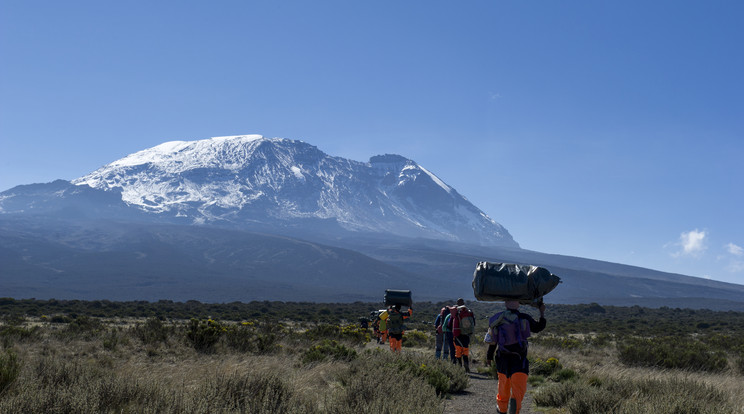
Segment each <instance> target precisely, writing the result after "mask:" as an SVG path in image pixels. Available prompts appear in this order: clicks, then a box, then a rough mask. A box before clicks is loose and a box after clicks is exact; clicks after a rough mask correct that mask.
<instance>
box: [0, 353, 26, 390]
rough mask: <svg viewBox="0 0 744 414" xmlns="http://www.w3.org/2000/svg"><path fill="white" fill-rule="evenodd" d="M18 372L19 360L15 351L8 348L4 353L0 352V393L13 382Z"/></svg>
mask: <svg viewBox="0 0 744 414" xmlns="http://www.w3.org/2000/svg"><path fill="white" fill-rule="evenodd" d="M20 372H21V362H20V361H18V355H16V353H15V352H13V351H12V350H10V349H8V350H6V351H5V354H0V395H2V393H3V392H4V391H5V389H6V388H8V387H10V385H11V384H13V382H14V381H15V380H16V378H18V374H19V373H20Z"/></svg>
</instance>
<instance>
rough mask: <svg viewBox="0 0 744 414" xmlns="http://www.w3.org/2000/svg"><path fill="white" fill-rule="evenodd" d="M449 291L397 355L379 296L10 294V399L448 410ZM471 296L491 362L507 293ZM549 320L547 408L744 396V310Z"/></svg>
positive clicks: (721, 408)
mask: <svg viewBox="0 0 744 414" xmlns="http://www.w3.org/2000/svg"><path fill="white" fill-rule="evenodd" d="M442 305H443V304H442V303H437V304H432V303H419V304H417V312H416V316H415V317H414V318H413V319H412V320H409V321H407V325H408V326H409V331H407V332H406V334H405V335H404V346H405V349H404V352H402V353H400V354H397V353H396V354H393V353H391V352H389V351H388V350H387V349H386V348H383V349H377V348H376V347H371V348H373V349H369V348H370V344H371V343H372V341H371V338H370V334H371V330H368V329H363V328H361V327H359V325H358V324H357V323H354V322H356V321H357V320H358V318H359V317H360V316H365V315H368V314H369V311H370V310H374V309H377V308H378V307H379V306H378V305H377V304H365V303H353V304H309V303H304V304H302V303H281V302H252V303H247V304H242V303H229V304H202V303H199V302H193V301H192V302H186V303H174V302H170V301H160V302H154V303H148V302H125V303H117V302H107V301H97V302H84V301H54V300H51V301H34V300H14V299H7V298H5V299H0V318H1V319H2V323H1V324H0V344H2V348H1V349H0V412H3V413H5V412H8V413H46V412H76V413H77V412H81V413H86V412H90V413H99V412H124V413H127V412H132V413H133V412H163V413H186V412H189V413H191V412H258V413H269V412H303V413H316V412H338V413H347V412H348V413H351V412H354V413H357V412H362V413H365V412H375V413H377V412H392V411H399V412H423V413H426V412H441V409H442V398H445V397H446V396H447V395H448V394H451V393H456V392H459V391H461V390H463V389H465V388H466V386H467V376H466V375H465V373H464V371H463V370H462V368H461V367H459V366H457V365H453V364H450V363H442V362H441V361H436V360H434V359H433V355H432V354H433V351H432V348H433V337H432V334H433V332H432V329H431V325H430V323H431V322H430V321H431V320H433V319H434V316H435V315H436V314H437V313H438V311H439V309H440V308H441V306H442ZM472 307H473V309H474V310H475V312H476V315H477V316H478V317H479V319H478V323H477V328H478V330H477V331H476V334H475V336H474V337H473V345H472V347H471V355H472V356H473V358H474V359H475V360H478V359H482V357H484V356H485V355H484V354H485V345H483V343H482V342H481V341H480V338H481V337H482V335H483V333H484V332H485V328H486V323H485V319H486V318H487V317H488V316H489V315H490V314H493V313H494V312H496V311H498V310H500V309H501V306H500V305H498V304H483V303H475V304H472ZM548 320H549V323H548V328H547V329H546V330H545V331H544V332H542V333H540V334H538V335H535V336H534V337H533V338H532V340H531V350H530V361H531V371H532V372H531V376H530V383H531V384H532V386H533V389H534V391H533V392H534V400H535V403H536V404H537V405H538V406H540V407H544V408H546V409H548V410H557V412H567V413H596V412H607V413H630V412H641V413H654V414H659V413H672V412H675V413H676V412H679V413H687V412H696V413H708V412H711V413H712V412H716V413H726V412H736V411H735V409H736V408H737V407H741V406H743V405H744V396H742V395H741V392H740V390H739V384H740V383H741V381H742V375H744V314H741V313H735V312H711V311H704V310H701V311H690V310H686V309H685V310H683V309H669V308H661V309H644V308H638V307H630V308H622V307H602V306H599V305H596V304H591V305H579V306H561V305H554V306H550V307H549V310H548ZM393 401H395V403H394V404H393ZM401 401H403V402H401ZM391 404H393V405H391ZM400 404H402V405H400Z"/></svg>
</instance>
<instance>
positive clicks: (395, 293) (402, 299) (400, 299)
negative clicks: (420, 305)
mask: <svg viewBox="0 0 744 414" xmlns="http://www.w3.org/2000/svg"><path fill="white" fill-rule="evenodd" d="M395 305H401V306H408V307H409V308H410V307H411V305H413V300H412V299H411V291H410V290H393V289H387V290H385V306H395Z"/></svg>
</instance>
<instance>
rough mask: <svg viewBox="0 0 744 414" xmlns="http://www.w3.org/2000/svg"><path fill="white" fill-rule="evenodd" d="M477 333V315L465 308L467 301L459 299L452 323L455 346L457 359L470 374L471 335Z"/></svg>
mask: <svg viewBox="0 0 744 414" xmlns="http://www.w3.org/2000/svg"><path fill="white" fill-rule="evenodd" d="M474 331H475V315H474V314H473V311H472V310H470V309H469V308H468V307H467V306H465V300H464V299H462V298H460V299H457V308H456V309H455V312H454V320H453V322H452V338H453V342H454V345H455V359H456V360H457V363H458V364H460V366H464V367H465V372H470V335H472V334H473V332H474Z"/></svg>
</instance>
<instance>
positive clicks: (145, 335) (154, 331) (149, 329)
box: [132, 318, 172, 345]
mask: <svg viewBox="0 0 744 414" xmlns="http://www.w3.org/2000/svg"><path fill="white" fill-rule="evenodd" d="M132 330H133V332H134V336H136V337H137V338H138V339H139V340H140V341H142V343H143V344H145V345H154V344H157V343H167V342H168V338H169V337H170V336H171V334H172V329H168V328H167V327H166V326H165V325H164V324H163V321H161V320H160V319H158V318H148V319H147V320H146V321H145V322H144V323H137V324H136V325H135V326H134V328H132Z"/></svg>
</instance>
